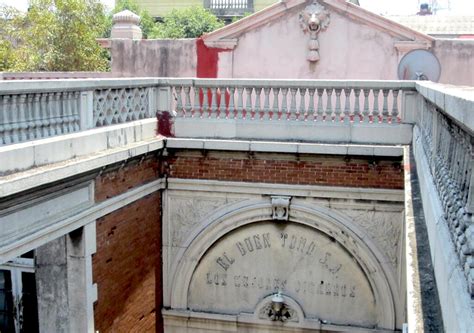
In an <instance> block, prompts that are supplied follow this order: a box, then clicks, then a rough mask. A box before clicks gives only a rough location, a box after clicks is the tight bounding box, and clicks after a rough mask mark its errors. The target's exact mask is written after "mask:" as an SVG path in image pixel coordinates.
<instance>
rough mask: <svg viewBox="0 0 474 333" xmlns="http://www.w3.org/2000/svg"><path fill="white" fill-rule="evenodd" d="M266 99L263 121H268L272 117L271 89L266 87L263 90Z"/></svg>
mask: <svg viewBox="0 0 474 333" xmlns="http://www.w3.org/2000/svg"><path fill="white" fill-rule="evenodd" d="M263 92H264V94H265V99H264V101H263V119H265V120H268V119H271V117H270V88H268V87H266V88H264V89H263Z"/></svg>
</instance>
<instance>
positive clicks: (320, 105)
mask: <svg viewBox="0 0 474 333" xmlns="http://www.w3.org/2000/svg"><path fill="white" fill-rule="evenodd" d="M317 93H318V109H317V110H316V116H315V117H314V121H317V120H318V117H319V118H320V119H321V120H322V121H324V120H325V119H326V115H325V114H324V109H323V94H324V89H323V88H319V89H318V90H317Z"/></svg>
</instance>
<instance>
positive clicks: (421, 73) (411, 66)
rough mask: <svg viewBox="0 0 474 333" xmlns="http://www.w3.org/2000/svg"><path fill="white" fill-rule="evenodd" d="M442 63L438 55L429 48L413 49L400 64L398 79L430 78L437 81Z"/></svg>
mask: <svg viewBox="0 0 474 333" xmlns="http://www.w3.org/2000/svg"><path fill="white" fill-rule="evenodd" d="M440 74H441V65H440V63H439V60H438V58H436V56H435V55H434V54H433V53H431V52H429V51H427V50H413V51H410V52H408V53H407V54H405V55H404V56H403V58H402V60H400V63H399V64H398V79H400V80H429V81H433V82H437V81H438V80H439V76H440Z"/></svg>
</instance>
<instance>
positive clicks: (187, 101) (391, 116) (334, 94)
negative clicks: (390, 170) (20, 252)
mask: <svg viewBox="0 0 474 333" xmlns="http://www.w3.org/2000/svg"><path fill="white" fill-rule="evenodd" d="M168 85H169V87H170V89H171V93H172V95H173V99H174V100H175V103H174V104H173V109H174V110H175V111H177V113H178V116H180V117H195V118H217V119H219V118H225V119H229V118H230V119H247V120H288V121H290V120H291V121H315V122H351V123H353V122H357V123H388V124H392V123H394V124H395V123H400V122H401V121H402V118H403V112H402V111H403V106H402V105H401V103H402V93H403V92H414V91H415V85H414V83H413V82H407V81H316V80H312V81H309V80H308V81H306V80H271V81H268V80H235V79H233V80H205V79H204V80H202V79H201V80H192V79H189V80H186V79H183V80H168ZM162 86H165V84H163V85H162Z"/></svg>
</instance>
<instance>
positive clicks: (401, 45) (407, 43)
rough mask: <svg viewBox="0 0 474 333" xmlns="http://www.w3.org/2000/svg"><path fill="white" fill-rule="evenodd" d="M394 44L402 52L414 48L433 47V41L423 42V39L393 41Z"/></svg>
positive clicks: (426, 48) (425, 48)
mask: <svg viewBox="0 0 474 333" xmlns="http://www.w3.org/2000/svg"><path fill="white" fill-rule="evenodd" d="M393 46H394V47H395V48H396V49H397V51H398V52H399V53H400V54H404V53H407V52H410V51H412V50H418V49H423V50H428V49H429V48H431V43H428V42H422V41H417V40H415V41H411V40H401V41H396V42H394V43H393Z"/></svg>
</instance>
